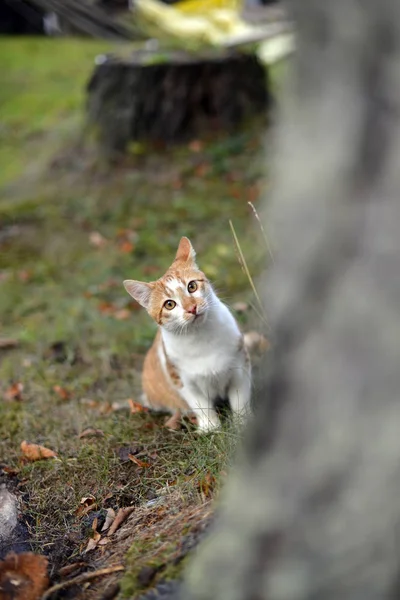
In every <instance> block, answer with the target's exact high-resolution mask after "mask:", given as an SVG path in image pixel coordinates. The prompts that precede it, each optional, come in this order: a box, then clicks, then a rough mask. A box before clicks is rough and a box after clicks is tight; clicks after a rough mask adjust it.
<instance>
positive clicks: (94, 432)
mask: <svg viewBox="0 0 400 600" xmlns="http://www.w3.org/2000/svg"><path fill="white" fill-rule="evenodd" d="M78 437H79V439H81V438H84V437H104V431H102V430H101V429H95V428H94V427H86V429H84V430H83V431H82V433H80V434H79V436H78Z"/></svg>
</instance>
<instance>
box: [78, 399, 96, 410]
mask: <svg viewBox="0 0 400 600" xmlns="http://www.w3.org/2000/svg"><path fill="white" fill-rule="evenodd" d="M80 403H81V404H84V405H85V406H87V407H88V408H97V407H98V406H99V402H97V400H93V398H81V399H80Z"/></svg>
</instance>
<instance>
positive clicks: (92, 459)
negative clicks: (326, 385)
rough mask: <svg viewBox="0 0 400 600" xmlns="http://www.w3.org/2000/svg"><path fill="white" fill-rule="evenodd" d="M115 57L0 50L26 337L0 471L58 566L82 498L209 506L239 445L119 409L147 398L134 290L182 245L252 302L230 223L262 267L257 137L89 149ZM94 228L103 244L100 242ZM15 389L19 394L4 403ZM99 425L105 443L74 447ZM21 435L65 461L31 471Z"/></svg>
mask: <svg viewBox="0 0 400 600" xmlns="http://www.w3.org/2000/svg"><path fill="white" fill-rule="evenodd" d="M105 49H107V45H106V44H104V43H99V42H90V41H76V40H49V39H13V40H7V39H6V40H2V41H0V73H1V75H0V109H1V122H0V148H1V149H0V281H1V284H0V322H1V331H0V338H6V337H10V338H15V339H16V340H17V341H18V347H17V348H16V349H12V350H1V349H0V409H1V419H0V464H3V465H4V464H5V465H7V466H9V467H16V468H19V469H20V472H19V477H20V478H21V479H22V480H23V482H24V487H23V491H24V492H25V496H24V497H25V499H26V504H25V510H26V511H28V512H29V514H30V515H31V518H32V522H31V523H32V527H31V534H32V540H33V544H34V548H35V550H36V551H38V552H45V553H50V555H51V556H53V558H52V560H53V565H55V566H57V565H59V564H62V561H63V560H65V559H66V557H67V556H68V555H71V556H75V555H77V554H79V552H80V551H81V550H82V548H84V546H85V543H86V542H87V538H86V537H85V535H86V534H83V533H82V522H81V520H80V519H79V518H78V517H77V516H76V514H75V512H76V509H77V507H78V505H79V501H80V499H81V498H82V497H83V496H86V495H88V494H93V495H94V496H95V498H96V508H98V509H101V508H104V507H106V506H112V507H114V508H115V509H117V508H118V507H120V506H125V505H129V504H132V503H133V504H137V505H138V506H139V505H140V504H141V503H142V502H143V500H146V499H149V498H151V497H154V496H157V495H158V494H159V493H160V491H161V490H163V489H164V488H165V486H166V485H169V484H171V482H172V483H173V485H175V486H178V487H180V488H181V489H182V490H186V492H185V493H187V497H188V498H191V499H192V500H191V502H192V503H193V505H196V503H200V504H201V503H202V501H203V500H202V497H201V494H199V493H198V481H199V479H200V480H201V478H203V477H204V476H206V475H207V474H208V473H209V474H211V475H212V477H215V478H216V479H218V476H219V473H220V471H221V469H224V468H225V467H226V465H228V464H229V460H230V457H231V454H232V450H233V447H234V446H235V444H236V439H237V436H236V435H230V434H229V435H224V434H221V435H219V436H212V437H210V438H203V439H199V438H198V437H197V436H194V435H193V433H190V432H185V431H183V432H179V433H176V434H174V433H171V432H169V431H167V430H165V429H164V428H163V427H162V424H163V417H161V416H158V417H155V416H153V415H150V414H147V413H138V414H130V413H129V410H128V409H126V408H125V409H124V408H123V409H122V410H115V403H119V404H121V403H122V405H124V402H125V406H126V399H127V398H136V397H137V395H138V394H139V391H140V370H141V364H142V361H143V357H144V353H145V351H146V350H147V348H148V347H149V345H150V344H151V341H152V339H153V336H154V332H155V326H154V324H153V323H152V322H151V321H150V318H149V317H148V316H147V314H146V313H145V311H144V310H141V309H139V307H138V306H137V305H136V304H135V303H133V302H131V298H130V297H129V296H128V295H127V294H126V292H125V290H124V288H123V286H122V281H123V279H126V278H136V279H143V280H147V281H148V280H151V279H156V278H158V277H159V276H161V275H162V273H163V272H164V270H165V269H166V268H167V267H168V266H169V264H170V263H171V261H172V259H173V257H174V253H175V251H176V247H177V244H178V241H179V238H180V236H182V235H187V236H189V237H190V238H191V240H192V242H193V244H194V246H195V248H196V251H197V255H198V260H199V264H200V266H201V267H202V268H203V270H204V271H205V272H206V274H207V275H208V276H209V277H210V278H211V279H212V280H213V282H214V283H215V286H216V288H217V290H218V291H219V294H220V296H221V298H223V299H225V300H226V301H228V302H231V301H233V300H238V299H240V300H248V299H249V298H250V297H251V291H250V289H249V284H248V281H247V278H246V275H245V274H244V273H243V272H242V270H241V268H240V266H239V263H238V260H237V256H236V252H235V247H234V244H233V241H232V236H231V232H230V228H229V224H228V222H229V219H231V220H232V221H233V223H234V226H235V231H236V232H237V234H238V236H239V239H240V242H241V246H242V249H243V251H244V252H245V255H246V259H247V261H248V263H249V266H250V268H251V270H252V272H253V273H254V272H255V273H256V272H257V270H258V268H259V265H260V264H261V261H263V258H264V245H263V240H262V236H261V233H259V232H257V228H254V224H253V216H252V214H251V211H250V210H249V208H248V206H247V201H248V200H252V201H253V202H257V197H258V194H259V192H260V189H261V179H262V178H261V175H262V172H263V163H262V160H261V159H260V147H261V144H262V142H263V140H262V138H261V136H260V134H259V131H260V130H261V128H260V126H259V125H258V126H255V127H254V128H249V129H248V130H246V131H242V132H238V133H237V134H236V135H234V136H231V137H229V138H225V137H223V136H215V137H210V138H209V139H207V140H205V141H204V144H203V146H202V147H201V148H200V149H198V148H197V149H196V150H193V149H192V150H191V149H190V148H189V147H180V148H175V149H165V150H155V149H154V148H153V149H151V148H141V152H140V153H138V152H137V148H136V151H135V152H134V153H132V154H131V155H130V156H128V157H126V158H125V159H124V160H121V161H120V162H119V163H118V164H116V165H114V166H113V168H110V167H107V166H106V165H100V164H98V162H97V159H96V155H95V153H94V152H93V149H92V148H91V147H90V145H89V144H88V143H86V142H83V141H82V130H83V123H84V115H83V111H82V107H83V104H84V86H85V83H86V81H87V79H88V77H89V75H90V72H91V69H92V66H93V60H94V57H95V55H96V54H98V53H99V52H102V51H104V50H105ZM93 232H96V234H100V235H101V236H102V238H103V239H104V243H100V244H96V243H93V240H94V241H96V237H94V236H93ZM97 238H98V236H97ZM102 238H101V239H102ZM121 317H122V318H121ZM16 382H20V383H22V384H23V386H24V389H23V391H22V394H21V399H6V397H7V396H6V392H7V390H8V389H9V387H10V386H11V385H12V384H14V383H16ZM54 386H60V387H61V388H63V389H65V390H66V391H67V393H68V397H67V398H65V399H63V398H61V397H60V395H59V394H58V393H57V392H56V391H54ZM87 399H90V400H92V403H91V404H90V403H88V401H87ZM113 403H114V404H113ZM88 426H91V427H95V428H98V429H101V430H102V431H103V433H104V435H103V437H98V438H79V434H80V433H81V432H82V430H84V429H85V428H86V427H88ZM24 439H26V440H28V441H31V442H34V443H40V444H43V445H45V446H48V447H50V448H52V449H54V450H55V451H56V452H57V454H58V457H59V459H58V460H56V461H53V460H52V461H48V462H45V461H40V462H38V463H32V464H30V463H27V464H26V463H24V462H21V452H20V449H19V448H20V443H21V441H22V440H24ZM132 444H133V445H139V446H140V447H141V450H140V453H141V454H140V457H141V459H142V460H144V461H147V462H148V463H149V466H148V467H146V468H145V469H141V468H140V467H137V466H136V465H134V464H133V463H131V462H129V461H127V462H122V461H121V459H120V456H119V449H120V448H121V446H125V445H132ZM0 472H1V471H0ZM72 533H73V534H74V535H75V537H74V538H73V539H74V540H75V541H74V542H68V544H69V545H68V549H66V548H64V546H62V544H63V543H64V544H65V543H66V542H65V536H66V534H68V535H71V534H72ZM71 539H72V538H71ZM62 540H64V542H62ZM60 545H61V547H62V548H64V553H63V556H62V557H61V558H59V559H57V560H58V563H57V560H56V558H54V555H53V554H54V553H55V552H56V548H57V547H58V548H59V547H60ZM52 553H53V554H52ZM132 553H133V554H134V550H132ZM135 573H136V571H135ZM127 585H128V584H127ZM129 585H131V583H129Z"/></svg>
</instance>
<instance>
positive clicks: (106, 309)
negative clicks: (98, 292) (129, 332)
mask: <svg viewBox="0 0 400 600" xmlns="http://www.w3.org/2000/svg"><path fill="white" fill-rule="evenodd" d="M97 308H98V310H99V311H100V312H101V314H102V315H112V314H114V313H115V306H114V304H112V302H106V301H105V300H103V301H102V302H99V305H98V307H97Z"/></svg>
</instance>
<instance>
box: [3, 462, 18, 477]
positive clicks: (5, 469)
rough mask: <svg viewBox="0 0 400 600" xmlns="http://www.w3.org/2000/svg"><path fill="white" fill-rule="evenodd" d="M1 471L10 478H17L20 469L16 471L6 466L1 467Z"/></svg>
mask: <svg viewBox="0 0 400 600" xmlns="http://www.w3.org/2000/svg"><path fill="white" fill-rule="evenodd" d="M0 469H1V471H2V472H3V473H4V474H5V475H9V476H10V477H15V476H16V475H18V473H19V469H14V468H13V467H6V466H5V465H4V466H1V467H0Z"/></svg>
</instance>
